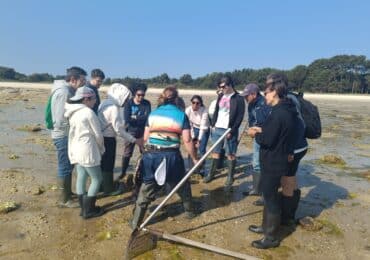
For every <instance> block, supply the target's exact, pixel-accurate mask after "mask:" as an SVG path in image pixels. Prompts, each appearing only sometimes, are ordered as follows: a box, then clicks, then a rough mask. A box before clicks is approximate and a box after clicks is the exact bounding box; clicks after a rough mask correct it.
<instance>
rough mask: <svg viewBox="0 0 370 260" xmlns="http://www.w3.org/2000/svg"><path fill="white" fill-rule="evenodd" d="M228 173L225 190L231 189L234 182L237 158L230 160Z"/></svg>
mask: <svg viewBox="0 0 370 260" xmlns="http://www.w3.org/2000/svg"><path fill="white" fill-rule="evenodd" d="M227 162H228V174H227V178H226V182H225V191H230V190H231V188H232V185H233V183H234V173H235V166H236V160H228V161H227Z"/></svg>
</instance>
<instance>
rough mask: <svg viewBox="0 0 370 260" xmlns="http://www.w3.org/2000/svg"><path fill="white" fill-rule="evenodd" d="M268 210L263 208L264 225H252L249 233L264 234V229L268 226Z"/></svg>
mask: <svg viewBox="0 0 370 260" xmlns="http://www.w3.org/2000/svg"><path fill="white" fill-rule="evenodd" d="M266 214H267V209H266V207H264V208H263V214H262V225H261V226H257V225H250V226H249V227H248V230H249V231H252V232H254V233H257V234H262V233H263V228H264V227H265V226H266V219H267V216H266Z"/></svg>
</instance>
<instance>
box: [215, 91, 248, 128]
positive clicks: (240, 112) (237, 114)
mask: <svg viewBox="0 0 370 260" xmlns="http://www.w3.org/2000/svg"><path fill="white" fill-rule="evenodd" d="M222 96H223V94H221V95H219V96H218V98H217V103H216V109H215V112H214V113H213V117H212V121H211V126H212V127H214V126H215V124H216V122H217V117H218V110H219V108H220V107H219V105H218V103H219V102H220V99H221V98H222ZM244 112H245V103H244V98H243V97H242V96H240V95H239V93H238V92H235V94H234V95H232V96H231V98H230V117H229V118H230V119H229V128H231V134H232V135H235V134H236V133H238V129H239V126H240V124H241V123H242V121H243V118H244Z"/></svg>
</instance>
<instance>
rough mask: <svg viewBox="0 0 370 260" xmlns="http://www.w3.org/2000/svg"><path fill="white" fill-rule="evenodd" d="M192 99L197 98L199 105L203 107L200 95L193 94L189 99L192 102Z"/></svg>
mask: <svg viewBox="0 0 370 260" xmlns="http://www.w3.org/2000/svg"><path fill="white" fill-rule="evenodd" d="M194 99H198V100H199V103H200V106H201V107H204V104H203V99H202V97H201V96H199V95H194V96H192V97H191V99H190V101H191V102H193V100H194Z"/></svg>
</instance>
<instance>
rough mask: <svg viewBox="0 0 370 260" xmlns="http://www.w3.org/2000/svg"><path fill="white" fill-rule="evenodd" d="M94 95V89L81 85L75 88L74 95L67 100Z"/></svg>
mask: <svg viewBox="0 0 370 260" xmlns="http://www.w3.org/2000/svg"><path fill="white" fill-rule="evenodd" d="M94 96H95V92H94V90H92V89H91V88H89V87H86V86H83V87H80V88H78V89H77V90H76V93H75V95H74V96H73V97H71V98H70V99H69V100H72V101H77V100H81V99H83V98H88V97H94Z"/></svg>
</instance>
